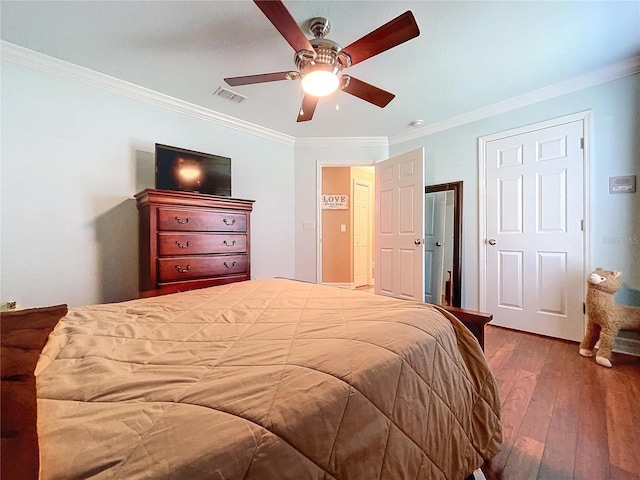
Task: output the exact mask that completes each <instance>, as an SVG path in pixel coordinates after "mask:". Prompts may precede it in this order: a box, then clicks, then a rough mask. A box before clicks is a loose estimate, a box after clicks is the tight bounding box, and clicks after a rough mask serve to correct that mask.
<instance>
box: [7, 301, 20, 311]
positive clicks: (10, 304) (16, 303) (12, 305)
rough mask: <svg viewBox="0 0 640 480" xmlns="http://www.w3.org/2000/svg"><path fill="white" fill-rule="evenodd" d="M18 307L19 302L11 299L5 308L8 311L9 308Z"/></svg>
mask: <svg viewBox="0 0 640 480" xmlns="http://www.w3.org/2000/svg"><path fill="white" fill-rule="evenodd" d="M16 308H18V302H16V301H10V302H7V303H6V304H5V305H4V310H7V311H9V310H15V309H16Z"/></svg>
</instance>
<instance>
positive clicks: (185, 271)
mask: <svg viewBox="0 0 640 480" xmlns="http://www.w3.org/2000/svg"><path fill="white" fill-rule="evenodd" d="M190 268H191V265H187V268H182V267H181V266H180V265H176V270H177V271H179V272H180V273H187V272H189V269H190Z"/></svg>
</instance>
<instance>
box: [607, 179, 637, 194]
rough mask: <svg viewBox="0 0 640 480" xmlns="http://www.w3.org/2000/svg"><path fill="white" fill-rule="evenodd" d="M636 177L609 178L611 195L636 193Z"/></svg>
mask: <svg viewBox="0 0 640 480" xmlns="http://www.w3.org/2000/svg"><path fill="white" fill-rule="evenodd" d="M635 191H636V176H635V175H624V176H622V177H609V193H635Z"/></svg>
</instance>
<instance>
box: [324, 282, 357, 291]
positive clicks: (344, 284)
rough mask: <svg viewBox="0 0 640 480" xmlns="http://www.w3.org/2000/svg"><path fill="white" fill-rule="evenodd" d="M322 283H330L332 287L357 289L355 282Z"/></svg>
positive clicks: (325, 283) (327, 283)
mask: <svg viewBox="0 0 640 480" xmlns="http://www.w3.org/2000/svg"><path fill="white" fill-rule="evenodd" d="M322 285H328V286H330V287H338V288H348V289H349V290H355V288H356V286H355V285H354V284H353V283H333V282H322Z"/></svg>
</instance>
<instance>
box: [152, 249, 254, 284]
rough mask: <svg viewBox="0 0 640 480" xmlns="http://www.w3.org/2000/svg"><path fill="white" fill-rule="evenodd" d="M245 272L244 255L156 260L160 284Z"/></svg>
mask: <svg viewBox="0 0 640 480" xmlns="http://www.w3.org/2000/svg"><path fill="white" fill-rule="evenodd" d="M246 271H247V256H246V255H213V256H202V257H172V258H159V259H158V277H159V281H160V282H176V281H181V280H190V279H193V278H205V277H213V276H216V275H231V274H238V273H245V272H246Z"/></svg>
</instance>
